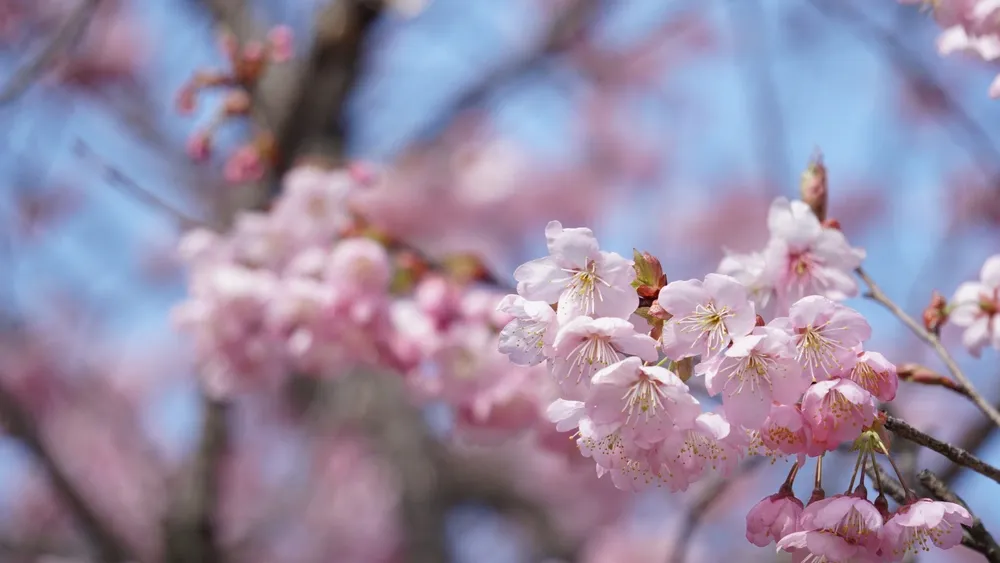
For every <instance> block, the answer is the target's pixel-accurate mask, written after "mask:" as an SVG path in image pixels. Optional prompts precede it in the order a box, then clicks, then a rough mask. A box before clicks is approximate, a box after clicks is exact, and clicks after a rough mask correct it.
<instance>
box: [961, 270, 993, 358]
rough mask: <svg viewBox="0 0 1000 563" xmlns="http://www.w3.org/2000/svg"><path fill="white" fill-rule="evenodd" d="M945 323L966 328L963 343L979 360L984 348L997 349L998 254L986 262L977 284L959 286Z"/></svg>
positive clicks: (969, 283)
mask: <svg viewBox="0 0 1000 563" xmlns="http://www.w3.org/2000/svg"><path fill="white" fill-rule="evenodd" d="M951 300H952V307H953V309H952V311H951V313H950V315H949V316H948V320H949V321H950V322H952V323H953V324H955V325H956V326H960V327H963V328H965V333H964V334H963V335H962V343H963V344H964V345H965V347H966V348H967V349H968V350H969V352H970V353H972V355H973V356H976V357H979V355H980V353H981V352H982V349H983V347H984V346H986V345H990V346H992V347H993V348H995V349H997V350H1000V254H996V255H994V256H991V257H989V258H987V259H986V262H985V263H983V268H982V270H981V271H980V273H979V281H978V282H965V283H963V284H962V285H960V286H958V289H957V290H956V291H955V296H954V297H952V299H951Z"/></svg>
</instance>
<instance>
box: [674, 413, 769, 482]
mask: <svg viewBox="0 0 1000 563" xmlns="http://www.w3.org/2000/svg"><path fill="white" fill-rule="evenodd" d="M748 445H749V439H748V438H747V436H746V434H745V433H743V432H740V431H739V430H738V429H737V428H735V427H734V426H733V425H732V424H730V423H729V421H728V420H726V418H725V417H724V416H722V415H719V414H717V413H712V412H706V413H702V414H701V415H699V416H698V418H697V419H695V422H694V425H692V426H691V427H690V428H687V429H678V431H677V432H674V433H672V434H671V435H670V436H668V437H667V439H666V440H665V441H664V442H663V443H661V444H660V446H659V447H658V454H659V457H660V460H661V461H662V463H663V465H662V467H661V468H660V472H661V473H660V475H661V478H662V479H663V481H664V482H665V483H666V484H667V486H668V487H669V488H670V490H671V491H683V490H687V488H688V487H689V486H690V485H691V483H694V482H695V481H697V480H699V479H701V478H702V477H703V476H704V475H705V474H706V473H708V472H717V473H719V474H721V475H722V476H723V477H728V476H729V475H731V474H732V472H733V470H734V469H735V468H736V466H737V465H738V464H739V461H740V459H742V457H743V455H744V454H745V452H746V447H747V446H748Z"/></svg>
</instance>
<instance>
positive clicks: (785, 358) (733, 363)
mask: <svg viewBox="0 0 1000 563" xmlns="http://www.w3.org/2000/svg"><path fill="white" fill-rule="evenodd" d="M706 364H707V366H708V367H707V368H706V369H707V372H706V374H705V383H706V385H707V387H708V392H709V393H710V394H712V395H718V394H719V393H722V405H723V408H724V409H725V412H726V417H727V418H729V420H731V421H732V422H734V423H736V424H742V425H743V426H746V427H747V428H757V427H759V426H760V425H761V423H763V422H764V419H766V418H767V415H768V413H769V412H770V411H771V403H772V402H773V401H776V402H778V403H782V404H795V403H796V402H798V400H799V398H800V397H801V396H802V392H803V391H805V390H806V388H807V387H809V383H810V382H809V378H808V376H805V375H803V373H802V368H801V367H800V366H799V363H798V362H797V361H796V359H795V347H794V346H793V344H792V338H791V336H789V335H788V333H786V332H784V331H782V330H779V329H775V328H770V327H756V328H755V329H754V330H753V332H752V333H751V334H749V335H746V336H738V337H736V338H734V339H733V345H732V346H731V347H729V348H728V349H727V350H726V351H725V352H724V353H723V354H722V355H721V356H719V357H718V358H717V359H715V360H710V361H709V362H706Z"/></svg>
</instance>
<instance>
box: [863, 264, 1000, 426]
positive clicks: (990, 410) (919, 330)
mask: <svg viewBox="0 0 1000 563" xmlns="http://www.w3.org/2000/svg"><path fill="white" fill-rule="evenodd" d="M855 273H857V275H858V277H860V278H861V280H862V281H864V282H865V285H867V286H868V293H867V294H865V297H867V298H869V299H871V300H873V301H875V302H877V303H879V304H880V305H882V306H883V307H885V308H886V309H888V310H889V312H891V313H892V314H893V315H895V316H896V317H897V318H898V319H899V320H901V321H902V322H903V324H905V325H906V326H907V327H908V328H909V329H910V330H911V331H913V334H916V335H917V337H918V338H920V339H921V340H923V341H924V342H926V343H927V344H929V345H930V346H931V348H933V349H934V351H935V352H937V355H938V356H939V357H940V358H941V361H943V362H944V365H945V366H947V368H948V373H950V374H951V377H952V378H953V379H954V380H955V381H956V382H957V383H959V384H961V385H962V387H964V388H965V390H966V392H967V394H968V395H967V396H968V397H969V399H970V400H971V401H972V402H973V403H974V404H975V405H976V406H977V407H979V410H981V411H983V414H985V415H986V416H987V418H989V419H990V420H991V421H992V422H993V424H994V425H996V426H1000V411H997V409H996V408H995V407H994V406H993V405H991V404H990V403H989V401H987V400H986V398H985V397H983V395H982V394H981V393H979V392H978V391H977V390H976V388H975V386H973V385H972V381H971V380H970V379H969V378H968V376H966V375H965V373H964V372H963V371H962V368H960V367H958V363H957V362H956V361H955V359H954V358H952V356H951V353H950V352H948V349H947V348H945V346H944V344H942V343H941V339H940V338H938V337H937V335H936V334H933V333H931V332H928V331H927V330H926V329H925V328H924V327H923V326H922V325H921V324H920V323H918V322H917V321H915V320H914V319H913V317H911V316H909V315H907V314H906V311H904V310H903V309H902V308H901V307H900V306H899V305H896V303H894V302H893V301H892V299H890V298H889V296H887V295H886V294H885V293H884V292H883V291H882V289H881V288H880V287H879V286H878V285H877V284H876V283H875V280H873V279H872V278H871V277H870V276H869V275H868V274H867V273H866V272H865V271H864V270H863V269H862V268H858V269H857V270H855Z"/></svg>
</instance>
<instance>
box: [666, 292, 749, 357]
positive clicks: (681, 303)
mask: <svg viewBox="0 0 1000 563" xmlns="http://www.w3.org/2000/svg"><path fill="white" fill-rule="evenodd" d="M659 302H660V306H661V307H663V309H664V310H665V311H667V312H668V313H670V314H671V315H673V317H672V318H671V319H670V320H669V321H667V322H666V324H664V326H663V337H662V340H661V341H662V343H663V352H664V353H665V354H666V355H667V356H668V357H670V358H672V359H675V360H679V359H681V358H685V357H688V356H695V355H698V354H702V355H703V356H705V357H706V358H707V357H709V356H712V355H713V354H716V353H718V352H720V351H722V350H724V349H725V348H726V346H728V345H729V343H730V342H731V341H732V339H733V337H736V336H743V335H746V334H749V333H750V331H751V330H753V327H754V323H755V322H756V313H755V312H754V306H753V303H752V302H751V301H750V299H749V297H748V296H747V289H746V287H744V286H743V284H741V283H740V282H738V281H736V279H735V278H732V277H730V276H724V275H722V274H708V275H707V276H705V281H704V282H702V281H700V280H685V281H675V282H671V283H668V284H667V285H666V286H664V287H663V288H662V289H661V290H660V295H659Z"/></svg>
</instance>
